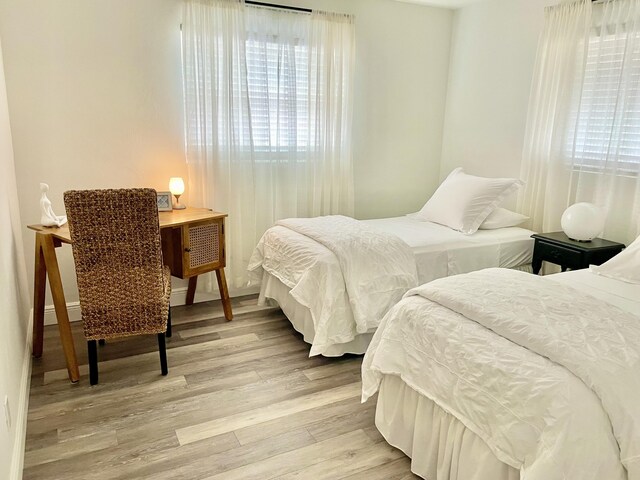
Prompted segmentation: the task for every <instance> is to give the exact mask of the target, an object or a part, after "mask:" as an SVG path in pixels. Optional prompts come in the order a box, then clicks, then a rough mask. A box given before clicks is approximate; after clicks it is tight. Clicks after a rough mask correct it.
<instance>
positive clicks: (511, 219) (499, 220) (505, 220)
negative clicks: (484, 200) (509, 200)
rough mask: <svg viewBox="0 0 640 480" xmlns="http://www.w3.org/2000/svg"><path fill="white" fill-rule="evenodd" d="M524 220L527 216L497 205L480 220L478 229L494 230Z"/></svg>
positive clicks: (512, 225)
mask: <svg viewBox="0 0 640 480" xmlns="http://www.w3.org/2000/svg"><path fill="white" fill-rule="evenodd" d="M526 220H529V217H527V216H526V215H522V214H520V213H516V212H512V211H511V210H507V209H506V208H500V207H498V208H496V209H495V210H494V211H493V212H491V213H490V214H489V216H488V217H487V219H486V220H485V221H484V222H482V224H481V225H480V228H479V230H496V229H498V228H507V227H515V226H516V225H520V224H521V223H523V222H525V221H526Z"/></svg>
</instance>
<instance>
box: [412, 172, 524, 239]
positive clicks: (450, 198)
mask: <svg viewBox="0 0 640 480" xmlns="http://www.w3.org/2000/svg"><path fill="white" fill-rule="evenodd" d="M521 186H522V182H521V181H520V180H517V179H515V178H485V177H476V176H474V175H467V174H466V173H464V171H463V170H462V168H456V169H455V170H454V171H453V172H451V173H450V174H449V176H448V177H447V178H446V179H445V180H444V182H442V183H441V184H440V186H439V187H438V189H437V190H436V192H435V193H434V194H433V196H432V197H431V198H430V199H429V201H428V202H427V203H426V204H425V206H424V207H422V210H420V211H419V212H418V213H417V214H416V218H419V219H421V220H427V221H429V222H435V223H439V224H440V225H445V226H447V227H449V228H452V229H454V230H458V231H460V232H462V233H465V234H467V235H470V234H472V233H475V232H476V231H477V230H478V227H480V224H481V223H482V222H484V221H485V220H486V219H487V217H488V216H489V214H490V213H491V212H493V211H494V210H495V209H496V208H498V205H499V204H500V202H502V201H503V200H504V199H505V198H506V197H507V196H508V195H509V194H511V193H512V192H514V191H515V190H517V189H518V188H520V187H521Z"/></svg>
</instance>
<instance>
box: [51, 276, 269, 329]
mask: <svg viewBox="0 0 640 480" xmlns="http://www.w3.org/2000/svg"><path fill="white" fill-rule="evenodd" d="M259 291H260V287H259V286H253V287H246V288H236V289H229V296H231V297H232V298H233V297H242V296H245V295H253V294H256V293H258V292H259ZM212 300H220V292H218V290H217V289H216V290H214V291H213V292H212V293H206V292H196V296H195V299H194V303H200V302H209V301H212ZM185 303H187V287H182V288H174V289H173V290H172V291H171V305H173V306H179V305H184V304H185ZM67 312H68V314H69V321H70V322H79V321H80V320H82V316H81V314H80V302H68V303H67ZM44 324H45V325H56V324H57V321H56V311H55V308H54V307H53V305H47V306H46V307H45V309H44Z"/></svg>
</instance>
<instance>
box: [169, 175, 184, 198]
mask: <svg viewBox="0 0 640 480" xmlns="http://www.w3.org/2000/svg"><path fill="white" fill-rule="evenodd" d="M169 191H170V192H171V193H172V194H174V195H182V194H183V193H184V180H182V177H171V178H170V179H169Z"/></svg>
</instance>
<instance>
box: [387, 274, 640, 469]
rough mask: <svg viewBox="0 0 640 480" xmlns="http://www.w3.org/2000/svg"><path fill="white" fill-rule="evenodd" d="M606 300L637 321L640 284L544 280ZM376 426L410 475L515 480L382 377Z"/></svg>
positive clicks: (397, 383) (450, 419)
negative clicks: (401, 454)
mask: <svg viewBox="0 0 640 480" xmlns="http://www.w3.org/2000/svg"><path fill="white" fill-rule="evenodd" d="M548 278H549V279H550V280H553V281H555V282H558V283H563V284H566V285H571V286H572V287H574V288H578V289H580V290H581V291H582V292H584V293H587V294H589V295H591V296H594V297H597V298H599V299H601V300H604V301H606V302H608V303H610V304H612V305H614V306H616V307H618V308H620V309H622V310H624V311H627V312H629V313H631V314H634V315H636V316H638V318H639V320H640V285H635V284H629V283H624V282H621V281H618V280H614V279H611V278H607V277H602V276H599V275H597V274H596V273H593V272H591V271H589V270H576V271H571V272H565V273H559V274H556V275H550V276H549V277H548ZM377 401H378V404H377V408H376V426H377V427H378V429H379V430H380V432H381V433H382V435H383V436H384V437H385V439H386V440H387V442H388V443H390V444H391V445H393V446H395V447H397V448H399V449H401V450H402V451H403V452H405V454H407V455H408V456H409V457H411V458H412V462H411V470H412V471H413V472H414V473H416V474H417V475H420V476H421V477H423V478H429V480H462V479H465V480H513V479H515V478H520V475H519V472H518V471H517V470H516V469H514V468H513V467H510V466H508V465H506V464H505V463H502V462H501V461H500V460H499V459H497V458H496V457H495V456H494V455H493V454H492V453H491V451H490V450H489V447H488V446H487V445H486V444H485V443H484V442H483V440H482V439H481V438H480V437H478V436H477V435H476V434H475V433H474V432H472V431H471V430H469V429H467V428H466V427H465V426H464V425H463V423H462V422H461V421H460V420H458V419H457V418H455V417H454V416H452V415H450V414H449V413H448V412H446V411H445V410H443V409H442V408H440V407H439V406H438V405H437V404H436V403H435V402H433V401H432V400H430V399H429V398H427V397H425V396H423V395H421V394H419V393H418V392H416V391H415V390H413V389H412V388H411V387H410V386H409V385H407V384H406V383H405V382H404V381H403V380H402V379H400V378H399V377H397V376H395V375H385V376H383V379H382V383H381V386H380V390H379V394H378V400H377Z"/></svg>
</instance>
